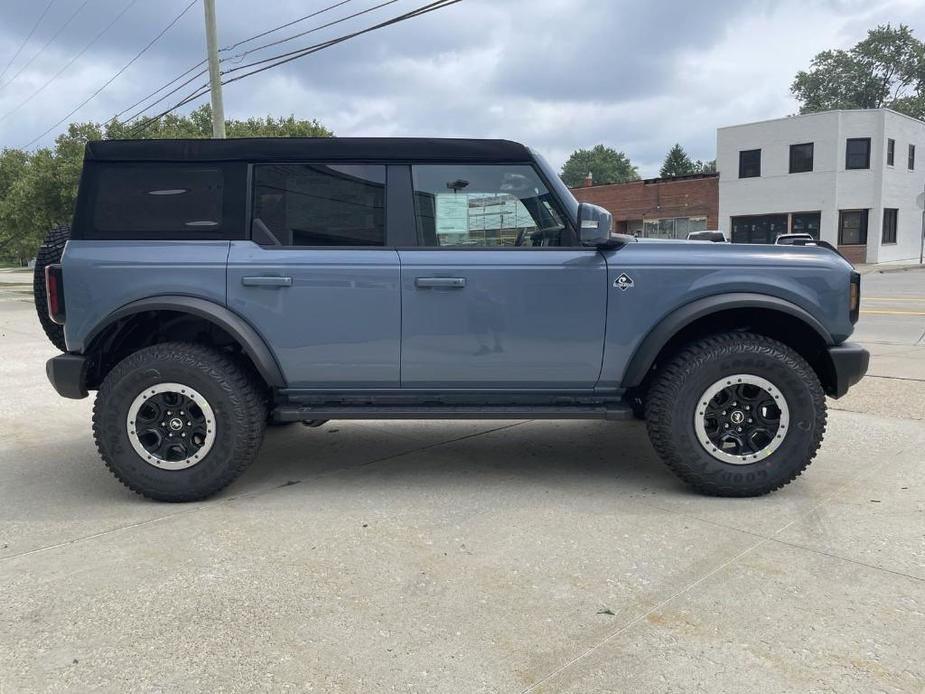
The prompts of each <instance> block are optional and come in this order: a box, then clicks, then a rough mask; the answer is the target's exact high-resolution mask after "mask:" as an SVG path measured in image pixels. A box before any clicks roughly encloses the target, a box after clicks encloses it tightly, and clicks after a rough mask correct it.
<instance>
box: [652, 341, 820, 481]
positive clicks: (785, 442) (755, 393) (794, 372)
mask: <svg viewBox="0 0 925 694" xmlns="http://www.w3.org/2000/svg"><path fill="white" fill-rule="evenodd" d="M646 423H647V427H648V431H649V437H650V439H651V441H652V445H653V446H654V448H655V450H656V451H657V452H658V454H659V455H660V456H661V458H662V459H663V460H664V461H665V463H666V464H667V465H668V467H670V468H671V469H672V470H673V471H674V472H675V473H676V474H677V475H678V476H679V477H680V478H681V479H682V480H684V481H685V482H687V483H688V484H689V485H690V486H691V487H693V488H694V489H696V490H697V491H700V492H702V493H704V494H710V495H714V496H758V495H761V494H767V493H768V492H771V491H774V490H775V489H779V488H780V487H783V486H784V485H785V484H788V483H789V482H791V481H792V480H794V479H795V478H796V477H797V476H798V475H800V473H802V472H803V470H804V469H806V467H807V466H808V465H809V464H810V462H812V459H813V457H814V456H815V455H816V451H817V450H818V449H819V445H820V444H821V443H822V436H823V434H824V433H825V425H826V406H825V395H824V393H823V391H822V386H821V384H820V383H819V378H818V377H817V376H816V373H815V372H814V371H813V370H812V368H811V367H810V366H809V364H807V363H806V361H805V360H804V359H803V358H802V357H801V356H800V355H799V354H797V353H796V352H794V351H793V350H792V349H790V348H789V347H787V346H786V345H784V344H782V343H780V342H778V341H776V340H773V339H771V338H768V337H765V336H762V335H755V334H751V333H725V334H721V335H715V336H712V337H708V338H704V339H702V340H699V341H697V342H694V343H692V344H690V345H688V346H687V347H686V348H684V349H683V350H682V351H681V352H680V353H679V354H678V355H676V356H675V357H674V358H673V359H672V360H671V361H670V362H669V364H668V365H667V366H666V367H665V369H664V370H662V371H661V373H660V374H659V376H658V378H657V379H656V381H655V382H654V383H653V385H652V388H651V390H650V391H649V395H648V398H647V400H646Z"/></svg>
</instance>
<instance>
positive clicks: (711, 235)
mask: <svg viewBox="0 0 925 694" xmlns="http://www.w3.org/2000/svg"><path fill="white" fill-rule="evenodd" d="M687 240H688V241H713V242H714V243H729V239H727V238H726V234H724V233H723V232H721V231H715V230H710V229H707V230H704V231H692V232H691V233H689V234H688V235H687Z"/></svg>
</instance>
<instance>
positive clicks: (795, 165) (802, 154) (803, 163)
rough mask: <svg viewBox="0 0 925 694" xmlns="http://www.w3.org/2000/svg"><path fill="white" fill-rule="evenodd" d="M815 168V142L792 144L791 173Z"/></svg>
mask: <svg viewBox="0 0 925 694" xmlns="http://www.w3.org/2000/svg"><path fill="white" fill-rule="evenodd" d="M812 170H813V143H812V142H807V143H805V144H802V145H790V173H806V172H807V171H812Z"/></svg>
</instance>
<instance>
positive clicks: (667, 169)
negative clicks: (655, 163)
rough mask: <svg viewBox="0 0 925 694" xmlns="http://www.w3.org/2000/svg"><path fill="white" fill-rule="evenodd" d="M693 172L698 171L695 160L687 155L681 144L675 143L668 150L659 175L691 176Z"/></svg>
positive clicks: (664, 176) (663, 176)
mask: <svg viewBox="0 0 925 694" xmlns="http://www.w3.org/2000/svg"><path fill="white" fill-rule="evenodd" d="M693 173H697V169H696V166H695V164H694V162H692V161H691V158H690V157H689V156H687V152H685V151H684V148H683V147H682V146H681V145H680V144H675V145H674V147H672V148H671V149H670V150H668V154H667V155H666V156H665V161H664V162H663V163H662V168H661V169H660V170H659V172H658V175H659V176H661V177H662V178H667V177H668V176H690V175H691V174H693Z"/></svg>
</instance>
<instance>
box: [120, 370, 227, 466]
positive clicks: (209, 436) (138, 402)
mask: <svg viewBox="0 0 925 694" xmlns="http://www.w3.org/2000/svg"><path fill="white" fill-rule="evenodd" d="M158 393H179V394H180V395H185V396H186V397H188V398H189V399H190V400H192V401H193V402H195V403H196V404H197V405H198V406H199V409H201V410H202V414H203V415H205V420H206V438H205V441H203V444H202V446H201V447H200V448H199V450H198V451H196V453H195V454H193V455H192V456H190V457H189V458H184V459H183V460H165V459H164V458H160V457H158V456H156V455H154V454H152V453H151V452H149V451H148V450H147V449H146V448H145V447H144V446H143V445H142V443H141V439H139V437H138V433H137V432H136V431H135V421H136V420H137V419H138V411H139V410H140V409H141V406H142V405H144V404H145V402H147V401H148V399H149V398H151V397H152V396H154V395H157V394H158ZM125 430H126V432H127V433H128V440H129V443H131V444H132V448H133V449H134V450H135V452H136V453H137V454H138V456H139V457H140V458H141V459H142V460H143V461H145V462H146V463H148V465H151V466H152V467H156V468H157V469H158V470H185V469H187V468H191V467H193V465H196V464H197V463H199V462H201V461H202V459H203V458H205V457H206V454H207V453H208V452H209V451H210V450H211V449H212V444H214V443H215V430H216V421H215V413H214V412H213V411H212V406H211V405H209V401H208V400H206V399H205V398H204V397H202V395H201V394H200V393H198V392H197V391H195V390H193V389H192V388H190V387H189V386H185V385H183V384H182V383H158V384H157V385H154V386H148V387H147V388H145V389H144V390H143V391H142V392H141V393H139V394H138V397H136V398H135V399H134V400H133V401H132V404H131V406H130V407H129V408H128V416H127V417H126V419H125Z"/></svg>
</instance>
